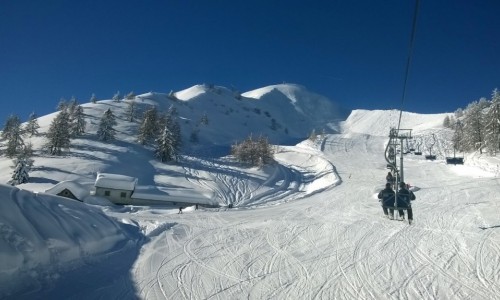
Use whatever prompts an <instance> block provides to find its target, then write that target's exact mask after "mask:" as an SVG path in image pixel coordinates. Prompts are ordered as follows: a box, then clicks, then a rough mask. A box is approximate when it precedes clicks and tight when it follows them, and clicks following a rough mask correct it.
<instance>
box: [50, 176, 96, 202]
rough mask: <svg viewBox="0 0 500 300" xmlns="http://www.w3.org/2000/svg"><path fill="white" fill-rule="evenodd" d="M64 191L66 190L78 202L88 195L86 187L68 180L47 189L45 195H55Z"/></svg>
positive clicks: (88, 191)
mask: <svg viewBox="0 0 500 300" xmlns="http://www.w3.org/2000/svg"><path fill="white" fill-rule="evenodd" d="M65 189H68V190H69V191H70V192H71V193H72V194H73V195H74V196H75V197H76V198H78V200H80V201H81V200H83V199H85V198H86V197H87V196H89V195H90V190H89V189H88V187H86V186H84V185H82V184H80V183H78V182H75V181H69V180H66V181H61V182H59V183H58V184H56V185H54V186H53V187H51V188H49V189H47V190H46V191H45V193H47V194H52V195H57V194H59V193H60V192H62V191H64V190H65Z"/></svg>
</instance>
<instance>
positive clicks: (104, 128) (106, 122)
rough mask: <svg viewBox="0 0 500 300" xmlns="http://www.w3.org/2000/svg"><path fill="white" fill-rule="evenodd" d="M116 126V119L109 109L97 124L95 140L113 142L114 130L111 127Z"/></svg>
mask: <svg viewBox="0 0 500 300" xmlns="http://www.w3.org/2000/svg"><path fill="white" fill-rule="evenodd" d="M115 125H116V118H115V116H114V115H113V112H112V111H111V109H110V108H108V110H106V111H105V112H104V115H103V116H102V117H101V121H100V122H99V128H98V129H97V138H98V139H99V140H101V141H104V142H109V141H111V140H114V138H115V132H116V130H115V129H114V128H113V126H115Z"/></svg>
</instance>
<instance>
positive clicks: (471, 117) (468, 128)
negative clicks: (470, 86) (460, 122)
mask: <svg viewBox="0 0 500 300" xmlns="http://www.w3.org/2000/svg"><path fill="white" fill-rule="evenodd" d="M483 126H484V116H483V111H482V109H481V105H479V103H478V102H477V101H474V102H472V103H470V104H469V105H468V106H467V108H466V109H465V113H464V136H463V141H464V145H465V147H466V150H468V151H473V150H479V153H483V147H484V128H483Z"/></svg>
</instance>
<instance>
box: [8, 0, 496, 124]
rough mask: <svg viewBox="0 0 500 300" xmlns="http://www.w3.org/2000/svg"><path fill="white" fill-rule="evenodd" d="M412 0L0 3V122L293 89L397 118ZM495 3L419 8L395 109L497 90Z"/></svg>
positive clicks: (450, 103)
mask: <svg viewBox="0 0 500 300" xmlns="http://www.w3.org/2000/svg"><path fill="white" fill-rule="evenodd" d="M414 3H415V2H414V0H384V1H377V0H324V1H323V0H320V1H296V0H287V1H285V0H283V1H273V0H263V1H261V0H257V1H234V0H227V1H226V0H213V1H201V0H200V1H194V0H173V1H171V0H162V1H160V0H156V1H155V0H149V1H140V0H134V1H132V0H121V1H101V0H87V1H62V0H61V1H56V0H44V1H33V0H15V1H10V0H0V98H1V101H2V107H3V109H2V112H1V115H0V120H1V121H2V124H0V126H3V124H4V120H5V118H6V117H7V116H8V115H9V114H11V113H15V114H17V115H18V116H19V117H20V118H21V119H22V120H25V119H26V118H27V117H28V115H29V113H30V112H31V111H34V112H36V113H37V114H38V115H44V114H47V113H50V112H53V111H54V110H55V107H56V105H57V103H58V102H59V99H60V98H61V97H64V98H66V99H69V98H71V96H75V97H76V98H77V99H78V100H79V101H80V102H81V103H85V102H88V101H89V98H90V96H91V94H92V93H95V94H96V95H97V97H98V98H99V99H103V98H111V97H112V95H113V94H114V93H115V92H116V91H118V90H119V91H120V92H122V93H128V92H129V91H135V92H136V93H144V92H148V91H157V92H169V91H170V90H174V91H178V90H182V89H184V88H187V87H190V86H192V85H195V84H199V83H213V84H216V85H223V86H226V87H234V88H236V89H238V90H240V91H242V92H244V91H248V90H252V89H255V88H259V87H263V86H266V85H271V84H277V83H282V82H288V83H298V84H302V85H304V86H306V87H307V88H308V89H309V90H311V91H314V92H317V93H319V94H323V95H325V96H327V97H329V98H331V99H332V100H334V101H336V102H338V103H340V104H341V105H343V106H345V107H346V108H349V109H353V108H364V109H391V108H399V107H400V102H401V94H402V88H403V78H404V71H405V64H406V58H407V53H408V45H409V39H410V32H411V23H412V18H413V10H414ZM499 13H500V1H498V0H481V1H471V0H421V5H420V15H419V19H418V28H417V32H416V40H415V48H414V55H413V63H412V68H411V71H410V78H409V82H408V94H407V98H406V104H405V110H409V111H413V112H419V113H440V112H450V111H454V110H455V109H456V108H458V107H464V106H465V105H467V104H468V103H469V102H471V101H473V100H477V99H479V98H480V97H488V98H489V97H490V95H491V91H492V90H493V89H494V88H495V87H498V88H500V18H499V17H498V16H499Z"/></svg>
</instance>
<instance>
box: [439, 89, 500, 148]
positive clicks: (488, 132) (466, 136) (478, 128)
mask: <svg viewBox="0 0 500 300" xmlns="http://www.w3.org/2000/svg"><path fill="white" fill-rule="evenodd" d="M443 125H444V127H447V128H451V129H452V130H453V137H452V141H451V142H452V145H453V149H454V150H456V151H459V152H470V151H479V153H481V154H482V153H483V152H487V153H489V154H490V155H496V154H497V153H499V152H500V92H499V91H498V89H495V90H493V92H492V94H491V99H487V98H481V99H479V100H477V101H473V102H472V103H469V104H468V105H467V107H466V108H465V109H461V108H459V109H457V110H456V111H455V114H454V116H451V117H449V116H446V117H445V119H444V121H443Z"/></svg>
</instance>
